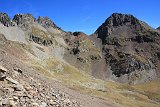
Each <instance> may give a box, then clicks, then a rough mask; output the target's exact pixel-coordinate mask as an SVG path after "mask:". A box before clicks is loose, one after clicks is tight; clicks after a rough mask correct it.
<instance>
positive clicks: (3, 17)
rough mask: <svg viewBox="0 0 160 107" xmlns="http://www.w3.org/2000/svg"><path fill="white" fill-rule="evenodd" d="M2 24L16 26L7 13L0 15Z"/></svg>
mask: <svg viewBox="0 0 160 107" xmlns="http://www.w3.org/2000/svg"><path fill="white" fill-rule="evenodd" d="M0 22H1V23H2V24H3V25H4V26H7V27H9V26H15V24H14V22H12V20H11V19H10V17H9V16H8V15H7V14H6V13H0Z"/></svg>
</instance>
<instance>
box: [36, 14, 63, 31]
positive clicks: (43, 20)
mask: <svg viewBox="0 0 160 107" xmlns="http://www.w3.org/2000/svg"><path fill="white" fill-rule="evenodd" d="M37 21H38V23H39V24H41V25H42V26H43V27H45V28H49V27H53V28H56V29H60V28H59V27H58V26H57V25H56V24H55V23H54V22H53V21H52V20H51V19H49V18H48V17H41V16H40V17H38V19H37Z"/></svg>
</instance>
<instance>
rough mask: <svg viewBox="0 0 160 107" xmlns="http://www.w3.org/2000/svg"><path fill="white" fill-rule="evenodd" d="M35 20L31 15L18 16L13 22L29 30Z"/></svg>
mask: <svg viewBox="0 0 160 107" xmlns="http://www.w3.org/2000/svg"><path fill="white" fill-rule="evenodd" d="M35 20H36V19H35V18H34V17H33V16H32V15H31V14H16V15H15V16H14V18H13V21H14V22H16V23H17V25H18V26H19V27H21V28H29V26H30V24H32V23H33V22H35Z"/></svg>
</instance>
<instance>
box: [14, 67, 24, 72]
mask: <svg viewBox="0 0 160 107" xmlns="http://www.w3.org/2000/svg"><path fill="white" fill-rule="evenodd" d="M13 69H14V70H15V71H17V72H18V73H23V71H22V70H21V69H20V68H13Z"/></svg>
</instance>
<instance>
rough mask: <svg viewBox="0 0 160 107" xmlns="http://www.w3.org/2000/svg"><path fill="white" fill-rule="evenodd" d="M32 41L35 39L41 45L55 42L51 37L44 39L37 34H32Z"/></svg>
mask: <svg viewBox="0 0 160 107" xmlns="http://www.w3.org/2000/svg"><path fill="white" fill-rule="evenodd" d="M29 40H30V41H33V42H35V43H37V44H41V45H44V46H50V45H52V44H53V42H52V40H50V39H43V38H40V37H38V36H35V35H30V38H29Z"/></svg>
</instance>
